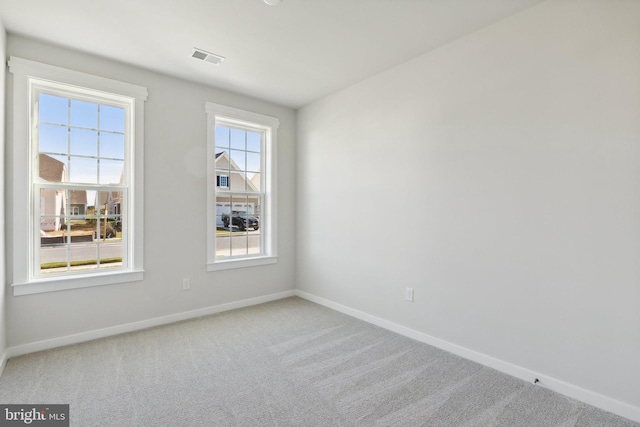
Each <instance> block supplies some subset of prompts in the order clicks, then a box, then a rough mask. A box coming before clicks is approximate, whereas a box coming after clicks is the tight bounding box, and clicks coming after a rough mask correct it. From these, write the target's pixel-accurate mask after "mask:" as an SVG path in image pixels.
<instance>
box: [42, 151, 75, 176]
mask: <svg viewBox="0 0 640 427" xmlns="http://www.w3.org/2000/svg"><path fill="white" fill-rule="evenodd" d="M38 168H39V175H40V178H42V179H44V180H46V181H49V182H64V181H66V180H67V170H68V168H67V157H66V156H52V155H48V154H42V153H40V154H39V155H38Z"/></svg>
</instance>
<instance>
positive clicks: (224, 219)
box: [216, 197, 231, 229]
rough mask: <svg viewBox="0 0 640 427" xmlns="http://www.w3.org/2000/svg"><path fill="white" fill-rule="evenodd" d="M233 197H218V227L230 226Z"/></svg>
mask: <svg viewBox="0 0 640 427" xmlns="http://www.w3.org/2000/svg"><path fill="white" fill-rule="evenodd" d="M230 213H231V199H230V198H229V197H216V228H221V227H224V228H226V229H228V228H229V224H230V222H231V220H230V217H229V214H230Z"/></svg>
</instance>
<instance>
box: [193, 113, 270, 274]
mask: <svg viewBox="0 0 640 427" xmlns="http://www.w3.org/2000/svg"><path fill="white" fill-rule="evenodd" d="M205 111H206V113H207V271H218V270H228V269H234V268H245V267H253V266H259V265H266V264H275V263H277V261H278V253H277V212H276V211H277V209H276V207H277V194H276V187H277V186H276V181H277V180H276V171H277V162H276V152H277V139H278V138H277V133H278V127H279V126H280V120H278V119H277V118H275V117H271V116H266V115H263V114H258V113H254V112H251V111H246V110H241V109H238V108H233V107H228V106H226V105H221V104H215V103H212V102H206V103H205ZM218 121H223V122H224V124H225V125H229V124H231V125H236V126H239V127H241V128H246V129H256V130H259V131H262V132H264V135H265V136H264V138H265V141H264V160H263V165H264V170H263V171H261V174H262V179H264V183H263V185H264V192H263V194H264V206H263V212H262V213H261V215H262V219H261V220H262V225H261V226H260V229H261V231H262V233H263V234H262V236H263V237H262V239H263V242H262V245H263V251H262V253H261V254H260V255H248V256H246V257H242V258H230V259H217V258H216V221H215V216H216V193H217V186H216V165H215V150H216V142H215V127H216V122H218ZM225 193H226V191H225Z"/></svg>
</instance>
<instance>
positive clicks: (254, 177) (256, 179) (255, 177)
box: [247, 173, 262, 191]
mask: <svg viewBox="0 0 640 427" xmlns="http://www.w3.org/2000/svg"><path fill="white" fill-rule="evenodd" d="M247 176H248V177H249V182H250V183H251V185H250V186H249V188H248V189H249V190H251V191H262V187H261V185H262V183H261V182H260V179H261V177H260V174H259V173H254V174H247Z"/></svg>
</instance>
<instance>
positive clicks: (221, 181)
mask: <svg viewBox="0 0 640 427" xmlns="http://www.w3.org/2000/svg"><path fill="white" fill-rule="evenodd" d="M220 154H221V155H222V153H220ZM216 185H217V186H218V187H228V186H229V177H228V176H227V175H218V176H217V177H216Z"/></svg>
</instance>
